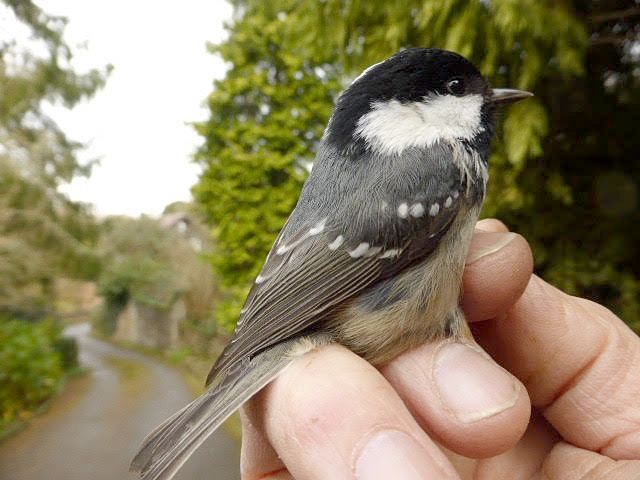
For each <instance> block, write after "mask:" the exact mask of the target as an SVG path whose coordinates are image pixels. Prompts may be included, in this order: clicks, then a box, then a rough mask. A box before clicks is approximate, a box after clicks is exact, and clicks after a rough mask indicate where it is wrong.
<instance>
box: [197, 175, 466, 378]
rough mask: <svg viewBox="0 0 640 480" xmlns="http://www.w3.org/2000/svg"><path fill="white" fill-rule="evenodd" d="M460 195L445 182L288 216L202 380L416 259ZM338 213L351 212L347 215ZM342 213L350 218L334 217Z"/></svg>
mask: <svg viewBox="0 0 640 480" xmlns="http://www.w3.org/2000/svg"><path fill="white" fill-rule="evenodd" d="M461 199H462V196H461V195H460V193H459V192H458V191H457V190H455V191H453V190H451V188H448V187H447V188H444V189H440V190H432V191H431V193H430V194H428V195H427V197H423V198H422V199H420V200H419V201H418V200H416V201H413V202H406V203H401V204H399V205H388V204H387V205H386V207H385V206H384V203H385V202H382V203H380V204H381V205H383V207H385V208H380V206H379V202H371V203H367V204H356V203H355V201H351V202H349V201H346V202H345V204H344V205H343V207H342V210H344V212H340V211H338V212H337V214H336V215H335V217H334V219H332V218H317V217H316V218H315V219H314V220H313V221H312V222H304V223H299V222H298V223H294V222H291V221H288V222H287V224H285V227H284V228H283V230H282V232H281V233H280V235H279V236H278V238H277V240H276V242H275V244H274V246H273V247H272V249H271V251H270V253H269V255H268V257H267V260H266V262H265V265H264V267H263V269H262V271H261V273H260V275H259V276H258V277H257V279H256V283H255V284H254V285H253V287H252V289H251V291H250V293H249V296H248V299H247V302H246V304H245V308H244V309H243V313H242V315H241V317H240V319H239V321H238V326H237V328H236V331H235V333H234V336H233V339H232V340H231V342H230V343H229V344H228V345H227V347H226V348H225V350H224V351H223V353H222V355H221V356H220V357H219V359H218V361H217V362H216V364H215V365H214V367H213V368H212V370H211V372H210V374H209V376H208V378H207V385H209V384H210V383H211V382H212V381H213V380H214V379H216V378H218V379H219V378H222V377H224V376H226V375H229V374H233V371H234V369H235V368H239V366H240V365H242V362H243V361H247V360H248V359H250V358H251V357H253V356H254V355H256V354H257V353H259V352H260V351H262V350H264V349H266V348H269V347H270V346H272V345H274V344H277V343H278V342H282V341H284V340H286V339H289V338H292V337H295V336H297V335H300V334H301V333H302V332H305V331H308V330H309V329H311V328H313V326H314V325H315V324H317V323H318V322H319V321H320V320H322V319H323V318H325V317H326V316H327V315H328V314H330V313H331V311H332V309H333V308H334V307H336V306H337V305H339V304H341V303H342V302H344V301H345V300H346V299H348V298H350V297H353V296H355V295H356V294H358V293H360V292H362V291H363V290H364V289H366V288H368V287H370V286H372V285H374V284H375V283H377V282H379V281H380V280H383V279H385V278H389V277H390V276H393V275H395V274H396V273H398V272H399V271H401V270H403V269H405V268H407V267H408V266H410V265H412V264H415V263H417V262H419V261H420V260H423V259H424V258H425V257H426V256H427V255H429V254H430V253H431V252H432V251H433V250H434V249H435V248H436V247H437V245H438V244H439V242H440V239H441V238H442V236H443V235H444V234H445V233H446V232H447V230H448V229H449V226H450V225H451V223H452V221H453V219H454V218H455V217H456V215H457V214H458V212H459V210H460V206H461ZM414 200H415V199H414ZM346 212H359V213H358V215H356V216H355V217H354V216H351V217H349V216H348V215H347V214H346ZM341 213H344V214H341ZM294 215H296V213H295V211H294V213H293V214H292V216H291V217H290V218H293V216H294ZM346 218H350V219H351V220H350V221H348V222H347V221H344V220H342V221H337V220H335V219H346ZM367 229H369V230H367ZM380 232H387V234H386V235H384V236H381V235H380Z"/></svg>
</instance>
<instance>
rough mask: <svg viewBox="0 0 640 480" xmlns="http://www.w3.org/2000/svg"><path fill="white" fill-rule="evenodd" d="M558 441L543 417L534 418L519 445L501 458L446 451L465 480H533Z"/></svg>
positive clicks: (500, 456) (534, 416)
mask: <svg viewBox="0 0 640 480" xmlns="http://www.w3.org/2000/svg"><path fill="white" fill-rule="evenodd" d="M558 441H559V438H558V434H557V433H556V432H555V430H554V429H553V428H552V427H551V426H550V425H549V424H548V423H547V422H546V420H545V419H544V417H542V416H541V415H536V414H534V415H533V418H532V420H531V422H529V426H528V427H527V431H526V432H525V434H524V435H523V436H522V439H520V441H519V442H518V444H517V445H516V446H515V447H513V448H511V449H509V450H507V451H506V452H505V453H503V454H501V455H496V456H494V457H490V458H484V459H481V460H474V459H472V458H469V457H463V456H461V455H457V454H455V453H453V452H452V451H450V450H445V454H446V455H447V458H449V460H450V461H451V463H452V464H453V466H454V467H455V469H456V470H457V471H458V473H459V474H460V476H461V477H462V479H464V480H467V479H468V480H472V479H473V480H477V479H491V480H530V479H532V478H534V477H535V475H536V473H538V472H539V471H540V469H541V467H542V464H543V463H544V461H545V459H546V457H547V455H548V454H549V452H550V451H551V449H552V448H553V447H554V445H555V444H556V443H557V442H558Z"/></svg>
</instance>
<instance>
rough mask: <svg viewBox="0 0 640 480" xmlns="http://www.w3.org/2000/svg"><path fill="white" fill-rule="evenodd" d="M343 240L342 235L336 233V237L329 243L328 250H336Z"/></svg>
mask: <svg viewBox="0 0 640 480" xmlns="http://www.w3.org/2000/svg"><path fill="white" fill-rule="evenodd" d="M342 242H344V237H343V236H342V235H338V236H337V237H336V239H335V240H334V241H333V242H331V243H330V244H329V250H336V249H337V248H338V247H339V246H340V245H342Z"/></svg>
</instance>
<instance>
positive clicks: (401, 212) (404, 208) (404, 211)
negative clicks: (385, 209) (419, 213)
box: [398, 203, 409, 218]
mask: <svg viewBox="0 0 640 480" xmlns="http://www.w3.org/2000/svg"><path fill="white" fill-rule="evenodd" d="M398 216H399V217H400V218H407V217H408V216H409V205H407V204H406V203H401V204H400V206H399V207H398Z"/></svg>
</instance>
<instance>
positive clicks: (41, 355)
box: [0, 318, 69, 428]
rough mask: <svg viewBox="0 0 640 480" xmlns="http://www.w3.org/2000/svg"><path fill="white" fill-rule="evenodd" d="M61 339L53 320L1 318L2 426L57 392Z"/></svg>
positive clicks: (61, 359)
mask: <svg viewBox="0 0 640 480" xmlns="http://www.w3.org/2000/svg"><path fill="white" fill-rule="evenodd" d="M59 339H60V329H59V328H58V327H56V326H55V325H54V324H53V323H51V322H39V323H30V322H25V321H21V320H15V319H8V318H0V365H1V366H2V368H0V428H2V427H3V426H5V425H6V424H8V423H10V422H12V421H13V420H15V419H16V418H18V417H21V416H25V415H28V413H29V412H31V411H33V410H35V409H36V408H37V407H38V406H40V405H41V404H42V403H43V402H44V401H45V400H47V399H48V398H50V397H51V396H52V395H54V394H55V393H56V392H57V390H58V388H59V386H60V382H61V381H62V378H63V374H64V370H63V364H64V362H63V358H62V355H61V354H60V353H59V351H56V348H55V347H54V345H55V343H56V342H58V341H59ZM66 361H69V360H68V354H67V360H66Z"/></svg>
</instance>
